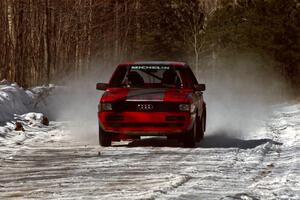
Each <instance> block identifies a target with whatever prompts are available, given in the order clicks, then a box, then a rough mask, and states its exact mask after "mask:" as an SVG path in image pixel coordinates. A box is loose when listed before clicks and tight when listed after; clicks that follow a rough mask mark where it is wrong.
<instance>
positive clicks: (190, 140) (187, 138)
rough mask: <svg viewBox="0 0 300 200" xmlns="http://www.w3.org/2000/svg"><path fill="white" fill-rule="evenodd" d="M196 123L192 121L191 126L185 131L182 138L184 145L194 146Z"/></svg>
mask: <svg viewBox="0 0 300 200" xmlns="http://www.w3.org/2000/svg"><path fill="white" fill-rule="evenodd" d="M196 136H197V123H196V122H195V123H194V126H193V128H192V129H191V130H190V131H188V132H186V133H185V135H184V138H183V144H184V147H188V148H194V147H195V146H196Z"/></svg>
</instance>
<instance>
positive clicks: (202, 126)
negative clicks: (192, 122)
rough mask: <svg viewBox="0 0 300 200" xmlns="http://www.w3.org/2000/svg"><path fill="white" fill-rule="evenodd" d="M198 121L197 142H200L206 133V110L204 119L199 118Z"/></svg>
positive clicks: (203, 115)
mask: <svg viewBox="0 0 300 200" xmlns="http://www.w3.org/2000/svg"><path fill="white" fill-rule="evenodd" d="M197 118H198V119H196V122H197V124H198V125H199V126H198V127H197V136H196V141H197V142H200V141H201V140H202V139H203V138H204V132H205V128H206V127H205V126H206V111H205V110H204V112H203V114H202V117H201V119H200V117H197Z"/></svg>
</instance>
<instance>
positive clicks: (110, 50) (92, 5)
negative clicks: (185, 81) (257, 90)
mask: <svg viewBox="0 0 300 200" xmlns="http://www.w3.org/2000/svg"><path fill="white" fill-rule="evenodd" d="M241 55H251V58H253V57H254V58H257V59H263V60H264V62H263V63H264V64H262V65H261V66H259V67H261V68H266V69H267V70H270V71H276V72H278V74H279V75H280V76H281V78H282V80H284V81H285V82H287V83H288V85H289V87H290V88H293V90H294V91H295V92H296V93H297V92H298V94H299V88H300V0H156V1H149V0H2V1H0V79H1V80H2V79H7V80H9V81H14V82H17V83H18V84H20V85H21V86H23V87H30V86H34V85H41V84H49V83H55V82H57V81H59V80H60V79H62V78H63V77H64V76H67V75H70V74H72V76H75V77H80V76H82V75H84V74H85V73H86V72H88V71H90V70H92V68H93V66H95V65H100V64H101V65H105V66H107V67H115V64H117V63H119V62H123V61H128V60H177V61H186V62H188V63H189V64H190V65H191V66H192V68H193V69H194V71H196V72H197V73H204V74H208V76H214V77H218V74H221V73H223V71H224V70H227V71H230V70H233V69H232V68H234V66H223V68H222V70H220V66H218V65H217V64H216V63H218V62H219V61H222V59H223V58H227V57H231V58H238V57H241ZM265 61H266V62H265ZM232 63H234V61H232ZM233 65H234V64H233Z"/></svg>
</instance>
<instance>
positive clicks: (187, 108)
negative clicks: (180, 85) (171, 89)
mask: <svg viewBox="0 0 300 200" xmlns="http://www.w3.org/2000/svg"><path fill="white" fill-rule="evenodd" d="M179 110H180V111H187V112H189V111H190V110H191V106H190V104H179Z"/></svg>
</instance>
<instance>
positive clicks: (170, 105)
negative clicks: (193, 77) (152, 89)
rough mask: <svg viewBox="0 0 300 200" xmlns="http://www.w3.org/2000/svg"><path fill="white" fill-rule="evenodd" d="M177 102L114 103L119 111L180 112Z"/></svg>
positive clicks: (114, 107) (114, 106)
mask: <svg viewBox="0 0 300 200" xmlns="http://www.w3.org/2000/svg"><path fill="white" fill-rule="evenodd" d="M178 105H179V104H178V103H176V102H140V101H119V102H115V103H113V110H115V111H118V112H125V111H127V112H180V110H179V107H178Z"/></svg>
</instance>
